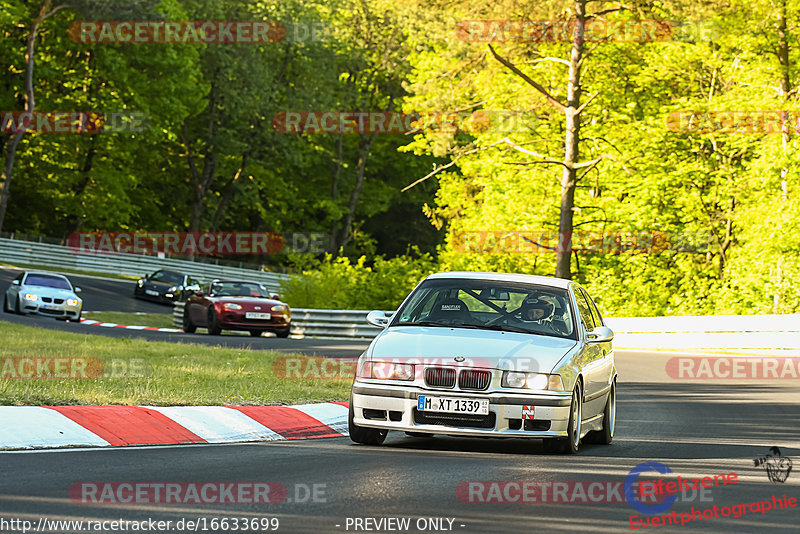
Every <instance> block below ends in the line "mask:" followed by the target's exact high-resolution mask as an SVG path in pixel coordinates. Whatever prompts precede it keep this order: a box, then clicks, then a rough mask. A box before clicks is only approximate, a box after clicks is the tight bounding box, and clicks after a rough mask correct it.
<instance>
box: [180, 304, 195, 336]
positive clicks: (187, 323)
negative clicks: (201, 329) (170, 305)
mask: <svg viewBox="0 0 800 534" xmlns="http://www.w3.org/2000/svg"><path fill="white" fill-rule="evenodd" d="M183 331H184V332H186V333H187V334H194V333H195V332H196V331H197V325H196V324H194V323H193V322H192V316H191V315H189V310H187V309H186V308H184V309H183Z"/></svg>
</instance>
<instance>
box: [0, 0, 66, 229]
mask: <svg viewBox="0 0 800 534" xmlns="http://www.w3.org/2000/svg"><path fill="white" fill-rule="evenodd" d="M52 3H53V1H52V0H45V1H44V3H43V4H42V8H41V9H40V10H39V15H38V16H37V17H36V18H35V19H34V20H33V24H32V25H31V31H30V33H29V34H28V46H27V49H26V51H25V63H26V65H25V111H27V112H29V113H32V112H33V111H34V110H35V109H36V103H35V102H34V98H33V66H34V51H35V46H36V36H37V34H38V33H39V26H40V25H41V24H42V22H44V21H45V20H46V19H47V18H48V17H50V16H51V15H54V14H55V13H57V12H58V11H60V10H62V9H64V8H66V7H67V6H66V5H61V6H58V7H57V8H55V9H53V10H52V11H51V10H50V6H51V5H52ZM23 135H25V134H24V132H17V133H16V134H14V136H13V137H12V138H11V142H10V143H9V144H8V149H7V150H6V161H5V164H4V165H3V174H2V176H0V180H2V182H3V188H2V191H0V232H2V231H3V222H4V221H5V218H6V210H7V208H8V198H9V197H10V196H11V180H12V178H13V176H14V174H13V173H14V160H15V159H16V155H17V147H18V146H19V143H20V141H21V140H22V136H23Z"/></svg>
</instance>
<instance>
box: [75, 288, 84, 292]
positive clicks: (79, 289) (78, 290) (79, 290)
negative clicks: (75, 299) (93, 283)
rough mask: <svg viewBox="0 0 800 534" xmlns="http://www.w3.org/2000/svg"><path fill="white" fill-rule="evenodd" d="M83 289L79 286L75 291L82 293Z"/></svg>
mask: <svg viewBox="0 0 800 534" xmlns="http://www.w3.org/2000/svg"><path fill="white" fill-rule="evenodd" d="M81 291H83V290H82V289H81V288H79V287H76V288H75V293H80V292H81Z"/></svg>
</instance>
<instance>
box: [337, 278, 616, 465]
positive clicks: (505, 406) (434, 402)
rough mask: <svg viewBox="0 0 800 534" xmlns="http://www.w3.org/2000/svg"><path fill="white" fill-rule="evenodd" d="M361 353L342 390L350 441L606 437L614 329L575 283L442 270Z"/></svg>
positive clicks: (569, 441) (378, 316) (566, 443)
mask: <svg viewBox="0 0 800 534" xmlns="http://www.w3.org/2000/svg"><path fill="white" fill-rule="evenodd" d="M367 322H368V323H370V324H372V325H373V326H378V327H381V328H383V332H381V333H380V334H378V336H377V337H376V338H375V339H374V340H373V341H372V343H371V344H370V346H369V348H368V349H367V350H366V351H365V352H364V354H362V355H361V357H360V358H359V361H358V365H357V373H356V377H355V379H354V381H353V387H352V392H351V395H350V416H349V430H350V437H351V439H352V440H353V441H355V442H357V443H363V444H372V445H379V444H381V443H383V441H384V439H385V438H386V435H387V433H388V431H389V430H400V431H405V432H406V433H408V434H410V435H414V436H420V435H425V436H428V435H434V434H448V435H458V436H480V437H515V438H534V439H543V440H544V445H545V449H546V450H547V451H548V452H557V453H577V452H578V449H579V448H580V445H581V441H582V440H583V441H586V442H594V443H604V444H608V443H611V440H612V439H613V437H614V423H615V417H616V379H617V370H616V366H615V365H614V351H613V348H612V343H611V342H612V339H613V336H614V334H613V332H612V331H611V330H610V329H609V328H608V327H606V326H605V324H604V322H603V318H602V316H601V315H600V313H599V311H598V310H597V306H596V305H595V304H594V301H592V299H591V297H589V294H588V293H587V292H586V290H585V289H583V288H582V287H581V286H580V285H578V284H577V283H575V282H573V281H570V280H563V279H560V278H551V277H544V276H531V275H522V274H498V273H473V272H448V273H437V274H433V275H430V276H428V277H427V278H426V279H425V280H423V281H422V282H421V283H420V284H419V285H418V286H417V287H416V288H415V289H414V290H413V291H412V292H411V293H410V294H409V295H408V297H406V299H405V301H403V303H402V304H401V305H400V308H399V309H398V310H397V312H395V313H394V314H393V315H392V316H391V317H388V316H387V315H386V314H385V313H384V312H381V311H373V312H370V313H369V315H368V316H367Z"/></svg>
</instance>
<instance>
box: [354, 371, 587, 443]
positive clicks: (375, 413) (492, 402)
mask: <svg viewBox="0 0 800 534" xmlns="http://www.w3.org/2000/svg"><path fill="white" fill-rule="evenodd" d="M419 395H433V396H444V397H464V398H468V399H487V398H488V399H489V415H488V416H463V417H462V416H459V415H454V414H447V415H444V414H437V413H436V412H433V413H432V412H419V411H418V410H417V399H418V397H419ZM571 399H572V395H571V394H570V393H569V392H565V393H554V392H547V393H546V394H544V393H538V394H537V393H531V394H528V393H521V392H517V391H513V392H509V391H494V392H492V391H488V392H487V391H475V392H467V391H452V390H441V389H433V388H431V389H428V388H422V387H416V386H404V387H398V386H388V385H384V384H374V383H372V382H356V383H354V384H353V401H352V402H353V413H354V419H353V422H354V423H355V424H356V425H358V426H363V427H370V428H381V429H387V430H400V431H405V432H423V433H430V434H448V435H459V436H476V437H515V438H557V437H566V436H567V426H568V424H569V410H570V402H571ZM523 406H524V407H526V408H530V407H534V411H533V414H534V415H533V419H524V420H523V419H522V412H523ZM365 410H366V412H365ZM526 412H527V413H530V412H529V410H526ZM383 414H385V418H383V419H381V418H380V416H381V415H383ZM425 414H428V415H425ZM531 421H532V422H531ZM547 422H549V425H548V424H547ZM544 428H546V430H545V429H544Z"/></svg>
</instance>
